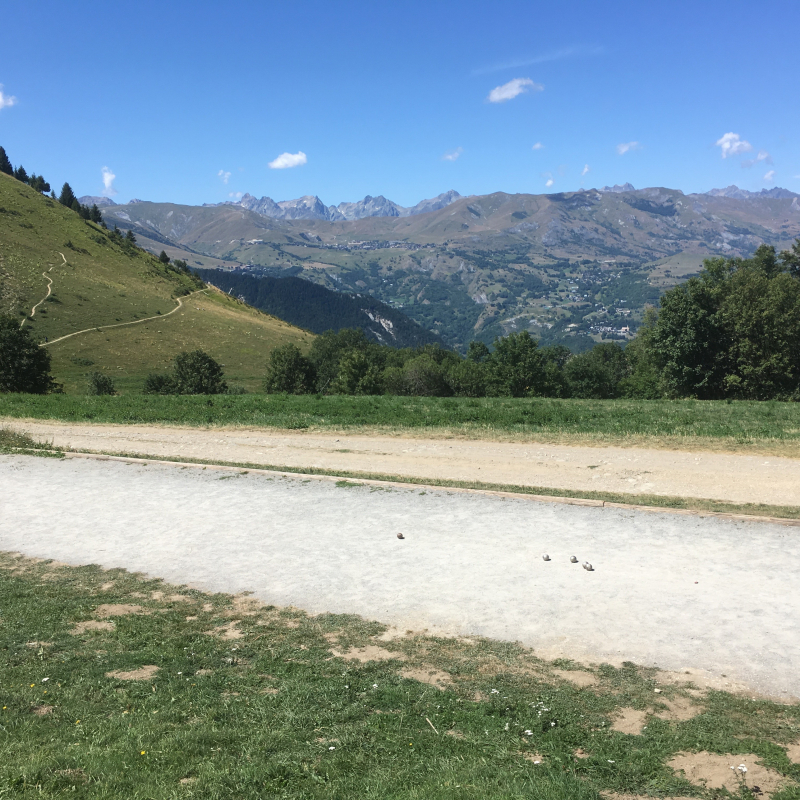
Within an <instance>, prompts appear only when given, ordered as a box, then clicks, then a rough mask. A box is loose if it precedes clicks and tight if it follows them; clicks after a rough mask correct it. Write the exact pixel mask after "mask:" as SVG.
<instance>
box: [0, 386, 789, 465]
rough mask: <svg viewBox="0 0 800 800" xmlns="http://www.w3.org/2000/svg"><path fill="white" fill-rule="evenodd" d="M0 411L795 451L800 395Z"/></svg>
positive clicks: (234, 402)
mask: <svg viewBox="0 0 800 800" xmlns="http://www.w3.org/2000/svg"><path fill="white" fill-rule="evenodd" d="M0 417H16V418H31V419H54V420H63V421H68V422H85V421H91V422H98V423H117V424H120V423H121V424H126V423H147V424H170V425H189V426H207V425H235V426H246V427H256V428H279V429H284V430H287V429H288V430H303V429H316V430H325V429H331V430H333V429H342V430H359V431H366V430H374V431H376V432H378V431H384V432H405V433H409V434H425V435H453V436H468V437H473V438H474V437H485V438H519V439H526V438H527V439H535V440H537V441H562V442H580V443H585V444H593V443H595V444H631V445H637V446H643V445H648V446H664V447H701V448H703V449H729V450H742V451H748V450H750V451H753V452H773V453H776V454H779V453H782V454H784V455H795V456H796V455H800V404H798V403H780V402H760V403H759V402H747V401H740V402H725V401H698V400H574V399H570V400H562V399H555V398H508V397H501V398H441V397H398V396H391V395H381V396H371V397H366V396H346V395H326V396H323V395H263V394H244V395H214V396H160V395H122V396H100V397H90V396H81V395H66V394H51V395H23V394H6V395H0Z"/></svg>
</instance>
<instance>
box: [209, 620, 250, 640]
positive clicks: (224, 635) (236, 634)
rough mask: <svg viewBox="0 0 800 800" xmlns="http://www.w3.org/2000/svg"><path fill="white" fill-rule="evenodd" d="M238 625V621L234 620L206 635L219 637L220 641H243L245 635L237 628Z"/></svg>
mask: <svg viewBox="0 0 800 800" xmlns="http://www.w3.org/2000/svg"><path fill="white" fill-rule="evenodd" d="M238 624H239V623H238V622H237V621H236V620H232V621H231V622H228V623H227V624H225V625H219V626H218V627H216V628H214V629H213V630H210V631H206V633H207V634H208V635H209V636H218V637H219V638H220V639H226V640H232V639H241V638H242V637H243V636H244V633H243V632H242V631H240V630H239V628H237V627H236V626H237V625H238Z"/></svg>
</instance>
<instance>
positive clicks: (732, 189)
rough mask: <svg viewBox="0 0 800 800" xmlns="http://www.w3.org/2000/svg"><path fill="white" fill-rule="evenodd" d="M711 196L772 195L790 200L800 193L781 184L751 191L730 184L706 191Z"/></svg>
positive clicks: (736, 197) (739, 198)
mask: <svg viewBox="0 0 800 800" xmlns="http://www.w3.org/2000/svg"><path fill="white" fill-rule="evenodd" d="M703 194H707V195H709V196H710V197H732V198H733V199H734V200H750V199H751V198H753V197H770V198H772V199H777V200H789V199H791V198H793V197H800V194H796V193H795V192H790V191H789V190H788V189H782V188H781V187H780V186H773V187H772V188H771V189H762V190H761V191H760V192H749V191H747V189H740V188H739V187H738V186H735V185H733V184H732V185H730V186H726V187H725V188H724V189H711V190H709V191H708V192H704V193H703Z"/></svg>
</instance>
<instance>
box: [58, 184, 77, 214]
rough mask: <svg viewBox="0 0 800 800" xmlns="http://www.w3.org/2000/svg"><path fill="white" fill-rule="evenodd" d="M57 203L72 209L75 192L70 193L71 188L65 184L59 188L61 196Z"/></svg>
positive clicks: (75, 200)
mask: <svg viewBox="0 0 800 800" xmlns="http://www.w3.org/2000/svg"><path fill="white" fill-rule="evenodd" d="M58 202H59V203H61V205H62V206H66V207H67V208H72V203H73V202H77V198H76V197H75V192H73V191H72V187H71V186H70V185H69V184H68V183H65V184H64V185H63V186H62V187H61V194H60V195H59V197H58Z"/></svg>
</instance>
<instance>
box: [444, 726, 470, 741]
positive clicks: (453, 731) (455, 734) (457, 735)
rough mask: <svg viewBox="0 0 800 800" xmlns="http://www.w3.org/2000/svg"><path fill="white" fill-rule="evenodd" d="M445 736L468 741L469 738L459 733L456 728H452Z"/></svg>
mask: <svg viewBox="0 0 800 800" xmlns="http://www.w3.org/2000/svg"><path fill="white" fill-rule="evenodd" d="M444 735H445V736H452V737H453V738H454V739H466V738H467V737H466V736H464V734H463V733H461V731H458V730H456V729H455V728H450V730H447V731H445V732H444Z"/></svg>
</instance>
